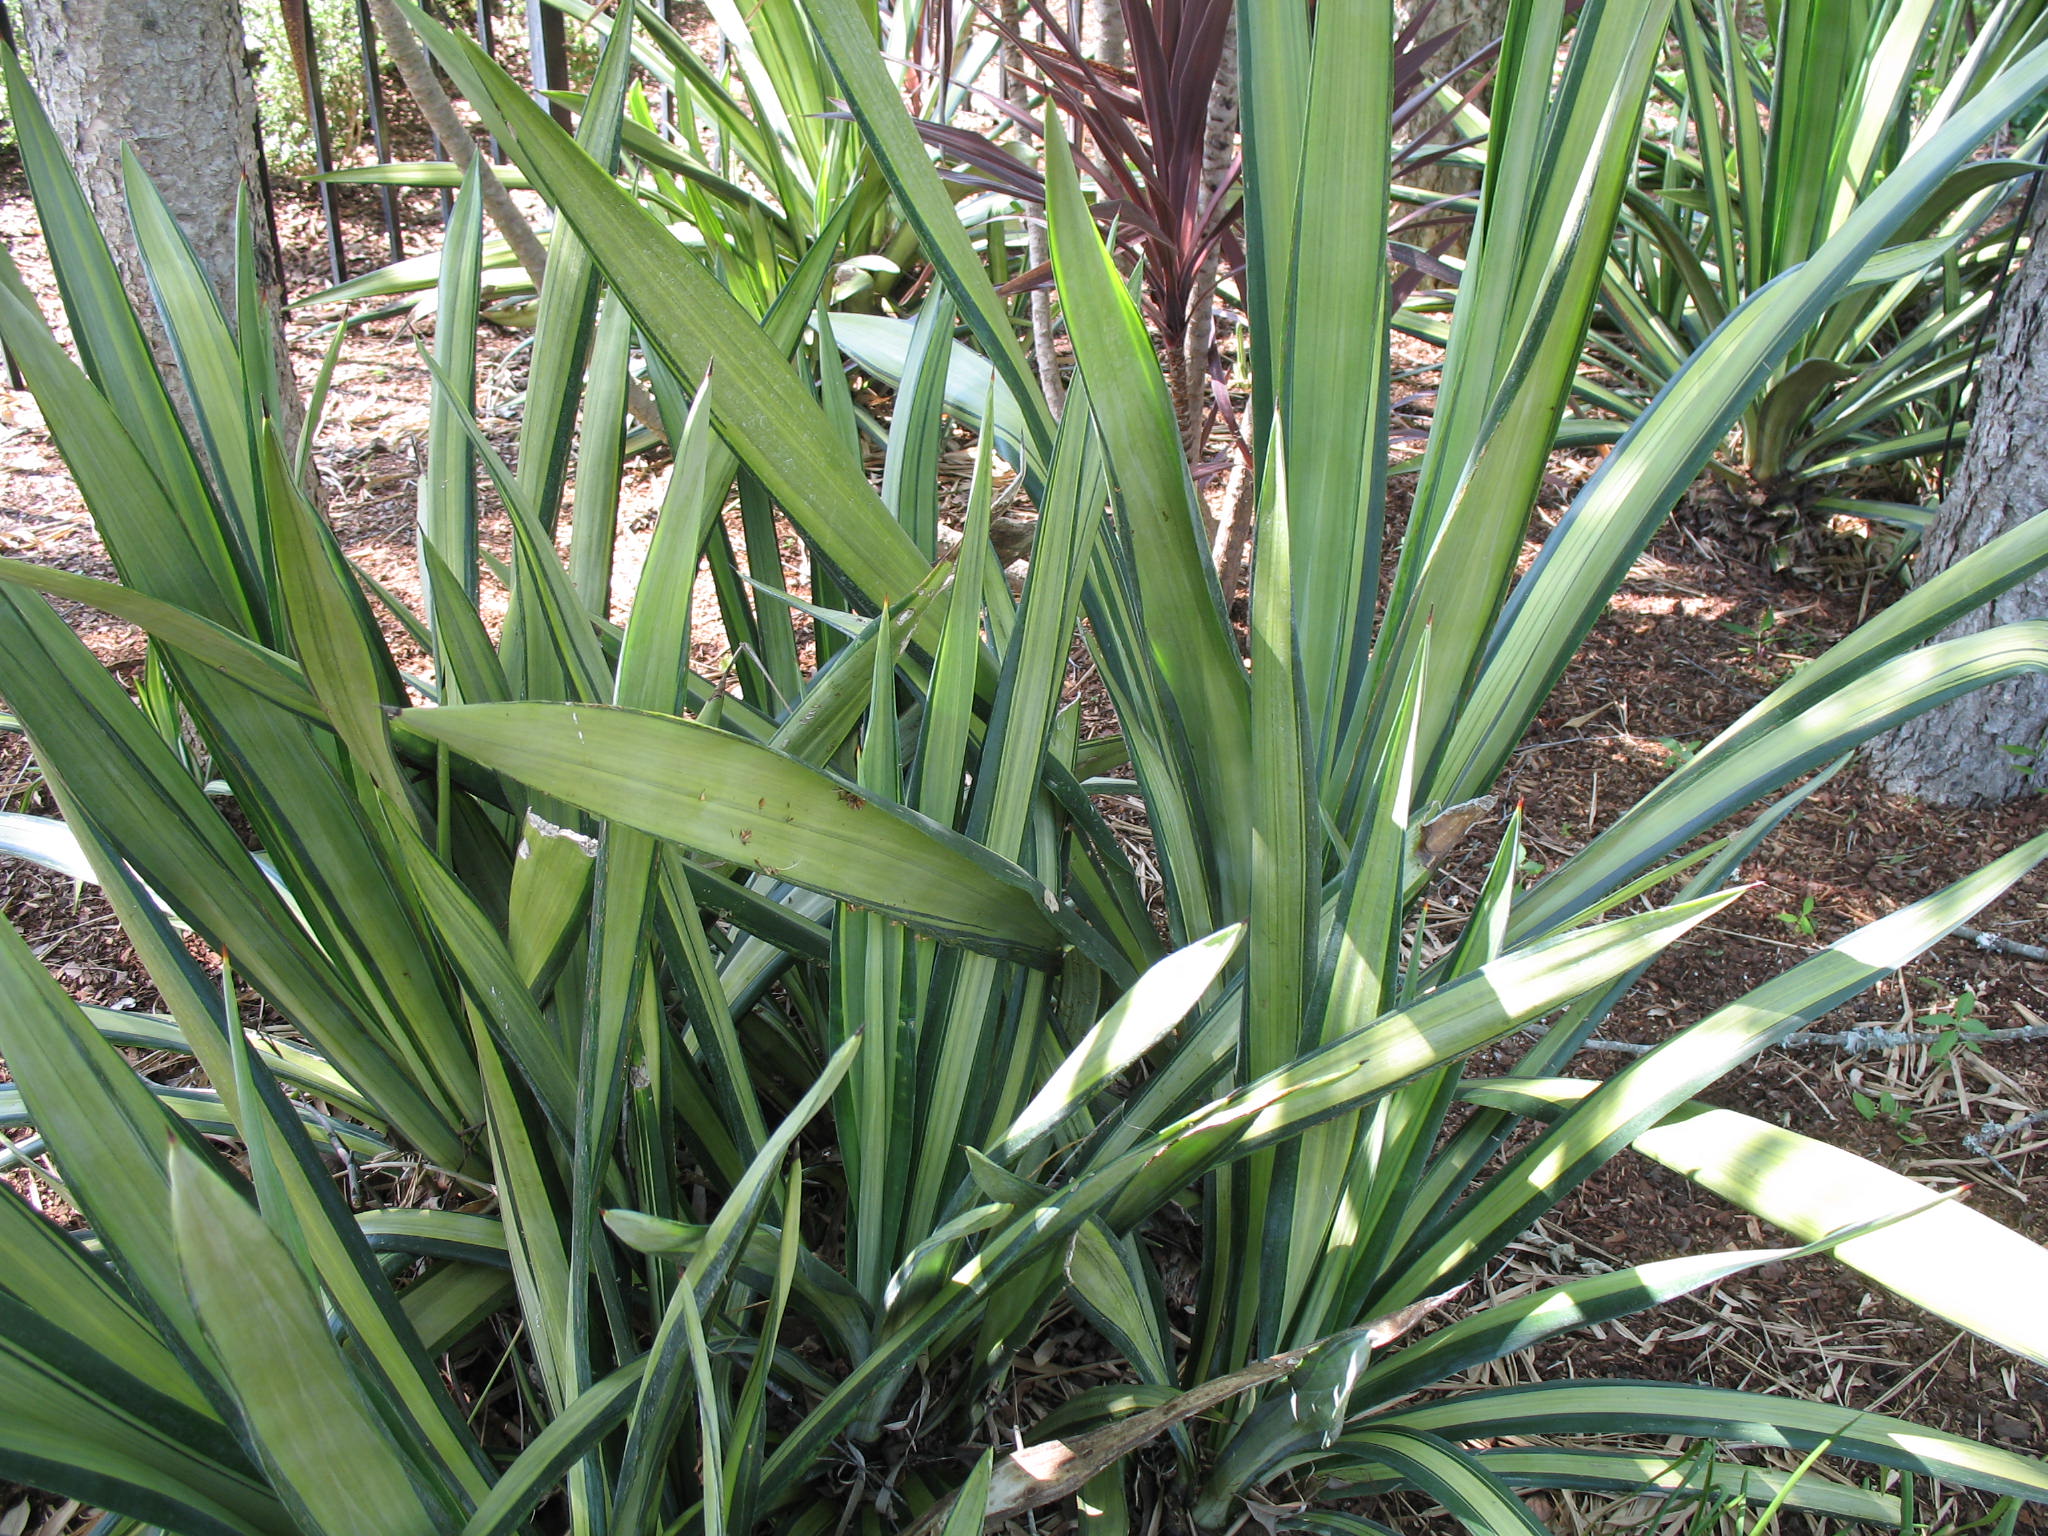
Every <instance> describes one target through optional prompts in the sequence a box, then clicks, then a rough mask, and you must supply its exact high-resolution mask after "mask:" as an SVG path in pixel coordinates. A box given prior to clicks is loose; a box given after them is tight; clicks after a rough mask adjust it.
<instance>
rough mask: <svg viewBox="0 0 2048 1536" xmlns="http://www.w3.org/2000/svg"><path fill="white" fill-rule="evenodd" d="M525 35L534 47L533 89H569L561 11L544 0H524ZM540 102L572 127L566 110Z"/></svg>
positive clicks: (535, 90)
mask: <svg viewBox="0 0 2048 1536" xmlns="http://www.w3.org/2000/svg"><path fill="white" fill-rule="evenodd" d="M526 38H527V42H528V43H529V44H530V45H531V46H532V49H533V89H534V93H535V94H536V95H539V93H540V92H542V91H563V90H567V89H568V88H569V38H568V34H567V33H566V32H565V31H564V30H563V27H562V13H561V12H560V11H558V10H556V9H555V8H554V7H553V6H551V5H549V4H548V3H547V0H526ZM541 105H543V106H545V107H547V108H548V110H549V111H551V112H553V113H554V114H555V121H556V122H558V123H560V124H561V125H562V126H563V127H564V128H568V127H572V126H573V124H572V123H571V121H570V118H569V109H568V108H567V107H564V106H560V105H558V104H556V103H553V102H550V101H548V100H547V99H546V98H545V97H542V98H541Z"/></svg>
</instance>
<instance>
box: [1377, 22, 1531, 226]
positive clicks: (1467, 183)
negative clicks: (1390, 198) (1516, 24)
mask: <svg viewBox="0 0 2048 1536" xmlns="http://www.w3.org/2000/svg"><path fill="white" fill-rule="evenodd" d="M1394 9H1395V14H1396V16H1397V18H1398V21H1399V24H1400V25H1402V26H1404V27H1405V26H1406V25H1408V23H1409V21H1410V20H1411V19H1413V17H1414V16H1415V14H1416V13H1417V12H1418V11H1422V10H1424V9H1425V7H1424V5H1423V3H1422V0H1396V4H1395V8H1394ZM1427 11H1428V14H1427V15H1425V16H1424V17H1423V21H1422V26H1421V28H1420V30H1419V32H1418V35H1417V40H1418V41H1427V40H1428V39H1430V38H1433V37H1436V36H1438V35H1440V34H1445V33H1450V34H1453V35H1452V36H1451V37H1450V38H1449V40H1448V41H1446V42H1445V43H1444V45H1443V46H1442V47H1441V48H1439V49H1438V50H1437V51H1436V52H1435V53H1433V54H1432V55H1430V57H1429V60H1428V62H1427V64H1426V65H1425V66H1424V67H1425V69H1426V71H1427V73H1428V74H1429V75H1430V76H1441V75H1442V74H1444V73H1445V72H1446V71H1448V70H1449V69H1450V68H1451V67H1452V66H1453V65H1455V64H1456V63H1458V61H1459V60H1461V59H1464V58H1468V57H1470V56H1471V55H1472V54H1473V53H1474V52H1476V51H1477V50H1478V49H1480V48H1481V47H1483V46H1484V45H1485V44H1487V43H1490V42H1492V41H1493V39H1495V38H1497V37H1499V36H1500V35H1501V33H1502V32H1504V31H1506V30H1507V24H1508V0H1435V3H1434V4H1431V5H1429V6H1427ZM1474 73H1477V71H1474ZM1455 83H1459V84H1469V83H1470V81H1469V79H1461V80H1460V81H1458V82H1455ZM1492 94H1493V91H1492V88H1491V87H1490V86H1489V87H1488V88H1487V89H1486V90H1483V91H1481V92H1480V95H1479V102H1480V105H1481V106H1484V105H1486V103H1487V100H1488V99H1489V98H1490V97H1491V96H1492ZM1441 137H1442V136H1441V135H1440V136H1439V138H1441ZM1407 179H1408V180H1409V181H1410V183H1411V184H1413V185H1415V186H1419V187H1423V188H1426V189H1427V190H1429V191H1431V192H1443V193H1454V192H1472V191H1476V190H1478V187H1479V177H1478V176H1477V174H1475V173H1474V172H1472V171H1469V170H1467V169H1465V168H1464V167H1463V166H1458V165H1449V164H1446V163H1444V162H1443V161H1438V162H1437V163H1436V164H1434V165H1426V166H1423V167H1422V168H1421V169H1420V170H1418V171H1416V172H1415V173H1414V174H1413V175H1412V176H1410V177H1408V178H1407Z"/></svg>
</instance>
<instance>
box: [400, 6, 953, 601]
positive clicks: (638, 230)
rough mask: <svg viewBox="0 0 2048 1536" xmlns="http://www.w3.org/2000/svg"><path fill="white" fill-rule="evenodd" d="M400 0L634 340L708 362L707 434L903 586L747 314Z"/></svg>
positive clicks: (856, 485) (878, 507)
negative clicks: (626, 320)
mask: <svg viewBox="0 0 2048 1536" xmlns="http://www.w3.org/2000/svg"><path fill="white" fill-rule="evenodd" d="M400 4H401V7H402V8H403V9H404V10H405V11H406V12H407V15H408V19H409V20H411V22H412V23H413V25H414V27H415V28H417V29H418V31H419V33H420V35H421V36H422V37H423V38H424V39H425V40H426V42H427V44H428V46H429V47H431V48H432V49H433V51H434V55H435V57H436V59H437V60H438V61H439V62H440V64H441V66H442V67H443V68H444V69H446V70H447V71H448V72H449V73H450V75H451V76H453V78H454V79H455V81H456V83H457V84H459V85H460V86H461V87H462V88H463V90H464V92H465V93H466V94H467V95H468V96H469V99H470V102H471V105H473V106H475V107H476V108H477V110H478V111H479V112H480V113H482V114H484V116H485V118H486V120H487V121H488V122H489V123H490V125H491V127H492V130H493V131H494V132H495V133H496V134H497V135H498V138H499V141H500V142H501V143H502V144H503V145H504V147H505V149H506V151H507V152H508V153H509V154H511V156H512V157H513V158H514V159H515V160H517V161H518V162H519V163H520V164H521V165H522V166H523V167H524V168H525V170H526V172H527V174H528V175H529V176H531V177H532V178H533V181H534V184H535V185H536V186H537V187H539V188H541V189H542V191H543V192H544V193H545V194H546V196H547V198H548V201H549V202H551V203H552V204H554V205H555V206H556V207H557V208H558V209H560V210H561V214H562V216H563V217H564V218H565V219H567V220H568V221H569V223H570V224H572V225H573V226H574V227H575V228H576V229H577V231H578V232H579V234H580V235H581V236H582V238H583V240H584V241H585V243H586V244H587V245H588V246H589V247H590V249H591V252H592V254H593V256H594V257H595V258H596V260H597V262H598V265H599V267H600V268H601V269H602V271H603V273H604V276H605V279H606V281H607V282H609V283H610V284H611V285H612V287H613V288H614V289H615V290H616V291H617V292H618V294H619V296H620V298H622V299H623V300H624V301H625V303H626V306H627V308H629V309H630V310H632V312H633V319H634V323H635V324H636V325H637V326H638V327H639V329H640V335H641V338H642V339H643V340H644V341H645V342H646V344H647V345H648V346H649V347H650V348H652V349H653V350H654V351H656V352H657V353H659V354H660V355H661V358H662V361H663V362H664V363H665V364H666V365H667V366H668V368H669V369H670V370H671V371H672V372H673V373H674V374H675V375H676V376H677V377H678V378H683V379H697V378H702V377H703V376H704V374H705V373H706V372H707V371H708V370H709V369H710V367H711V366H712V364H713V362H714V360H715V361H716V363H717V367H718V376H719V403H718V408H717V410H716V412H715V413H714V418H713V419H714V421H715V423H716V425H717V427H718V430H719V433H720V435H722V436H723V437H725V438H726V440H727V441H728V442H730V443H732V445H733V446H734V448H735V449H737V450H738V452H739V454H740V456H741V457H742V458H743V459H744V460H745V461H746V463H747V465H748V467H749V468H750V469H752V470H753V471H754V472H755V473H756V474H758V475H759V476H760V477H761V479H762V481H763V483H764V484H766V485H767V486H768V488H769V490H770V491H771V492H773V493H774V496H775V499H776V500H777V501H779V502H781V503H782V505H783V507H784V509H785V510H787V511H788V513H789V514H790V516H791V518H793V519H794V520H795V521H796V523H797V524H798V526H799V527H801V528H802V529H803V531H804V533H805V534H806V535H807V536H808V537H809V538H810V539H811V540H812V541H813V542H814V543H816V544H817V546H818V548H819V550H820V551H821V552H822V553H823V554H824V555H825V557H826V558H827V559H828V560H830V561H831V562H832V564H833V566H834V567H836V568H837V569H838V571H839V572H840V573H841V574H843V575H844V576H845V577H846V578H847V579H848V580H849V581H851V582H852V583H853V584H854V586H855V587H856V588H858V589H859V590H860V591H861V592H862V593H863V594H864V595H865V596H866V597H867V598H868V599H869V600H870V601H872V602H876V603H880V602H886V601H893V600H894V599H896V598H900V597H902V596H904V595H906V594H907V593H909V592H910V590H911V589H912V588H914V587H915V586H916V585H917V583H918V582H919V580H920V579H922V578H923V576H924V574H925V571H926V569H927V567H926V565H925V562H924V561H923V560H921V559H920V558H919V557H918V554H917V549H916V546H915V545H914V544H912V542H911V541H910V538H909V536H908V535H907V534H905V533H904V532H903V530H902V529H901V528H900V527H898V526H897V523H896V520H895V519H894V518H892V517H890V516H889V514H888V511H887V509H886V508H884V507H883V505H882V502H881V498H880V497H878V496H877V495H876V494H875V492H874V489H873V488H872V487H871V486H870V485H869V484H868V483H867V479H866V476H865V475H863V474H862V473H861V471H860V467H859V464H858V462H857V461H856V460H851V459H849V458H848V457H847V456H846V454H845V453H844V452H843V451H842V450H841V449H840V448H839V447H838V445H837V444H836V442H835V440H834V438H833V435H832V432H831V429H830V427H829V426H828V425H827V423H826V421H825V418H824V413H823V411H822V410H821V409H820V407H819V405H818V403H817V401H816V400H815V399H814V398H812V396H811V395H810V394H809V393H808V392H807V391H806V390H805V389H804V388H803V386H802V385H801V384H800V383H799V382H798V380H797V377H796V375H795V373H794V372H792V371H791V369H790V366H789V364H788V361H787V360H786V359H785V358H784V357H783V356H782V355H781V354H780V353H779V352H777V351H776V350H775V348H774V347H773V346H771V345H770V344H769V342H768V341H767V339H766V337H764V336H763V335H762V333H761V330H760V327H759V325H758V324H757V323H756V322H755V320H754V318H753V317H752V316H751V315H749V314H748V313H747V311H746V310H745V309H744V308H743V307H741V305H740V304H739V303H738V302H737V301H736V300H735V299H734V298H733V297H732V296H731V295H730V294H728V293H727V292H726V291H725V290H724V289H723V288H722V287H720V286H719V285H718V283H717V281H716V280H715V279H714V278H713V277H712V276H711V274H710V273H708V272H707V271H705V269H704V267H703V265H702V263H700V262H699V261H698V260H697V259H696V257H694V256H693V255H691V254H690V252H689V250H688V249H687V248H686V247H685V246H684V245H683V244H682V243H681V242H680V241H678V240H677V239H676V238H675V237H674V236H673V235H671V234H669V233H668V232H667V231H666V230H664V229H663V228H662V227H661V226H660V225H658V224H656V223H655V222H653V220H651V219H649V218H648V217H647V215H646V214H645V213H643V212H642V211H641V209H640V208H639V207H638V205H637V204H636V203H635V202H634V201H633V199H632V198H631V196H629V195H628V194H627V193H626V192H624V191H623V190H621V189H620V188H619V186H618V184H617V183H616V182H614V181H613V180H612V178H611V177H610V175H608V174H607V173H606V172H605V171H604V169H603V168H602V167H600V166H599V165H597V164H596V162H594V161H593V160H591V158H590V157H589V156H588V155H587V154H585V153H584V152H583V150H582V149H580V148H579V147H578V146H577V145H576V143H575V141H574V140H573V139H571V138H570V137H569V135H568V134H567V133H565V132H564V131H563V130H562V129H561V128H560V127H559V126H558V125H557V124H556V123H555V122H554V120H553V119H552V118H550V117H549V116H548V114H547V113H546V112H545V111H544V110H542V109H541V108H540V107H539V106H537V105H535V103H534V101H533V99H532V97H531V96H529V95H528V94H527V92H526V91H525V90H524V89H523V88H522V87H520V86H519V85H518V84H517V83H516V82H514V81H513V80H512V79H511V77H510V76H508V75H506V74H505V72H504V71H503V70H502V69H500V68H499V67H498V66H497V65H496V64H495V63H493V62H492V61H491V60H490V59H489V58H488V57H486V56H485V55H484V54H483V52H482V51H481V50H480V49H478V48H477V47H476V45H475V44H473V43H471V42H470V41H469V40H468V39H467V38H465V37H461V36H459V35H457V34H456V33H453V32H450V31H449V30H448V29H446V28H445V27H442V26H440V25H439V24H438V23H436V22H434V21H432V20H431V19H429V18H428V17H427V16H426V15H425V14H424V13H422V12H421V11H419V10H418V9H417V8H416V7H414V6H412V5H410V4H407V3H405V0H400Z"/></svg>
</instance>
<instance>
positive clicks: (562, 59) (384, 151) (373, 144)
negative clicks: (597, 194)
mask: <svg viewBox="0 0 2048 1536" xmlns="http://www.w3.org/2000/svg"><path fill="white" fill-rule="evenodd" d="M509 4H510V5H511V6H517V5H518V4H519V0H509ZM524 6H525V17H524V24H525V28H526V43H527V58H528V61H529V65H530V68H531V71H532V74H531V78H532V82H533V89H534V90H535V92H536V93H538V92H542V91H550V90H559V89H564V88H566V87H567V85H568V65H567V61H568V42H567V35H566V32H565V29H564V27H563V17H562V13H561V12H560V11H558V10H556V9H555V8H554V7H553V6H550V5H547V4H544V3H543V0H524ZM279 8H280V10H281V12H282V15H283V19H284V26H285V35H286V37H287V39H288V41H289V44H290V48H291V55H292V63H293V67H294V68H295V69H296V71H297V72H298V77H299V89H300V91H301V93H302V94H303V96H304V98H305V104H306V117H307V122H308V124H309V125H310V127H311V129H312V135H313V161H314V164H315V166H316V167H317V168H318V169H319V170H320V171H321V172H322V173H323V174H324V173H326V172H328V171H332V170H333V169H334V168H335V164H336V148H337V146H336V144H335V142H334V137H333V134H332V132H331V131H330V128H329V125H328V120H327V104H326V95H325V92H324V91H323V90H322V89H321V71H322V68H323V63H322V60H321V58H320V49H319V45H318V42H317V40H316V38H315V37H314V32H313V17H312V12H311V9H310V7H309V6H308V5H307V0H279ZM494 10H495V6H494V3H493V0H476V37H477V42H478V43H479V44H480V45H481V46H482V47H483V49H484V51H485V52H487V53H490V54H493V55H495V54H496V53H497V51H498V47H497V44H498V37H499V21H498V18H497V17H496V16H495V15H494V14H493V12H494ZM0 12H4V0H0ZM355 16H356V29H355V35H356V57H355V59H353V60H335V61H332V62H333V64H334V66H335V67H338V68H348V69H359V70H361V72H362V81H363V103H364V109H365V116H366V118H367V119H368V127H369V133H370V148H371V150H372V151H373V153H374V155H375V157H376V162H377V164H379V165H388V164H390V163H391V152H390V140H389V134H388V131H387V123H388V114H387V111H386V100H385V93H384V75H383V70H382V67H381V64H380V60H379V56H378V49H377V29H376V26H375V24H374V23H373V22H372V20H371V18H370V7H369V3H368V0H355ZM556 112H557V115H558V116H563V117H565V118H566V114H565V113H563V112H562V111H561V109H560V108H559V107H558V108H556ZM343 147H344V148H345V149H348V150H353V149H355V148H357V147H359V146H357V145H348V146H343ZM434 152H435V155H436V156H437V157H440V158H445V152H444V151H443V149H442V146H441V144H440V142H439V141H438V140H436V141H435V145H434ZM319 187H320V211H321V214H322V217H323V221H324V222H325V224H326V226H327V266H328V271H329V274H330V275H331V276H332V278H333V280H334V281H335V282H337V283H340V282H346V281H347V280H348V277H349V269H348V253H347V251H346V249H345V248H344V245H343V240H342V227H341V220H340V218H339V217H338V214H337V209H336V206H335V188H334V184H333V183H332V182H328V181H322V182H321V183H320V184H319ZM268 190H269V189H268V188H266V189H265V191H266V194H267V193H268ZM441 203H442V213H443V215H444V216H445V215H446V213H447V206H448V197H447V194H446V193H445V192H444V193H443V194H442V198H441ZM377 204H378V212H379V214H380V216H381V218H382V220H383V224H384V239H385V244H386V245H387V247H388V248H389V250H390V259H391V260H393V261H400V260H402V259H404V256H405V245H404V242H403V240H402V238H401V236H400V231H399V212H398V194H397V192H396V191H395V190H394V189H393V188H391V187H388V186H384V187H379V188H377ZM273 222H274V221H273Z"/></svg>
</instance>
